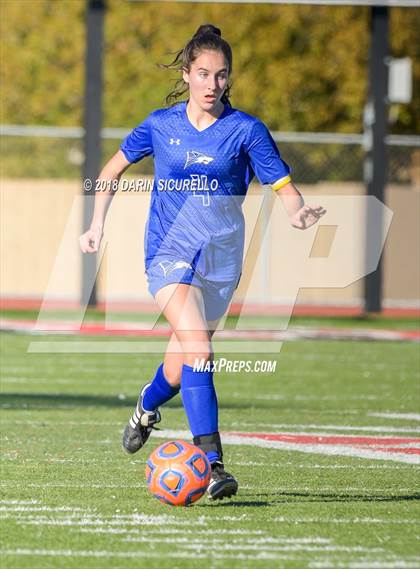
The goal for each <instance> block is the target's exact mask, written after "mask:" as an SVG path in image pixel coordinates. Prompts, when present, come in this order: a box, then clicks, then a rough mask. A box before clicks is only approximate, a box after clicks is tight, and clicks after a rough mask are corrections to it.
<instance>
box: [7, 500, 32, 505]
mask: <svg viewBox="0 0 420 569" xmlns="http://www.w3.org/2000/svg"><path fill="white" fill-rule="evenodd" d="M0 504H5V505H10V506H15V505H17V506H26V505H28V504H30V505H32V504H39V500H0Z"/></svg>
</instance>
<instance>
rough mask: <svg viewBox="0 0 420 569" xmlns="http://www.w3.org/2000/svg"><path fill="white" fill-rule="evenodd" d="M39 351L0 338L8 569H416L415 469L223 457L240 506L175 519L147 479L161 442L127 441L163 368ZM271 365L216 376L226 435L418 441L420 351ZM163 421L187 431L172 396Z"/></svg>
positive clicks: (175, 511) (283, 453)
mask: <svg viewBox="0 0 420 569" xmlns="http://www.w3.org/2000/svg"><path fill="white" fill-rule="evenodd" d="M48 339H51V340H56V339H57V340H58V341H60V340H62V339H63V337H62V336H60V337H49V338H48ZM92 339H95V338H92ZM120 339H121V340H124V338H120ZM44 340H45V338H44ZM66 340H67V341H71V337H66ZM75 340H76V338H75ZM77 340H78V341H90V340H91V339H87V338H86V339H82V340H80V338H79V339H77ZM97 340H98V341H100V342H106V341H108V340H107V339H106V338H97ZM110 340H111V339H110ZM31 341H37V338H36V337H33V336H32V337H30V336H25V335H14V334H7V333H4V334H3V335H2V352H3V356H2V394H1V404H2V412H1V427H2V433H1V437H2V456H1V458H2V492H1V498H0V515H1V532H2V537H1V551H2V553H1V559H2V563H1V567H2V569H9V568H10V569H12V568H19V569H26V568H30V569H38V568H39V569H41V568H42V569H44V568H54V569H55V568H67V567H68V568H70V567H71V568H73V567H74V568H76V567H77V568H80V567H82V568H98V569H99V568H104V567H106V568H112V569H114V568H115V569H117V568H130V569H131V568H137V567H143V566H147V567H149V568H155V567H156V568H159V569H166V568H168V569H169V568H171V569H175V568H179V569H184V568H186V569H189V568H196V567H211V568H217V569H218V568H222V567H223V568H224V567H229V569H242V568H252V569H254V568H256V567H261V568H263V567H264V568H271V567H273V568H281V567H285V568H289V567H290V568H296V569H301V568H306V567H308V568H335V567H338V568H340V567H348V568H353V569H362V568H369V567H372V568H378V569H379V568H395V569H398V568H401V569H406V568H414V567H419V563H420V559H419V557H418V553H419V542H418V523H419V521H420V516H419V507H418V499H419V497H420V492H419V476H418V472H419V465H415V464H411V463H407V462H405V463H404V462H400V461H391V460H377V459H368V458H355V457H352V456H339V455H334V454H332V455H325V454H318V453H317V452H314V453H311V452H299V451H296V450H279V449H274V448H261V447H256V446H244V445H226V446H225V462H226V466H227V468H228V470H230V471H231V472H232V473H233V474H235V476H236V477H237V479H238V481H239V483H240V490H239V494H238V496H236V497H235V498H234V499H232V500H230V501H226V500H224V501H223V502H219V503H210V502H209V501H208V500H207V499H206V498H203V499H202V500H200V501H199V502H198V503H197V504H196V505H194V506H193V507H191V508H171V507H169V506H165V505H163V504H161V503H160V502H158V501H157V500H155V499H154V498H153V497H152V496H150V495H149V494H148V492H147V490H146V485H145V480H144V465H145V460H146V458H147V454H148V452H149V451H151V450H152V449H153V448H155V447H156V446H157V445H159V444H161V443H162V442H163V441H164V440H165V439H163V438H157V437H155V436H154V435H152V437H153V438H151V440H150V441H149V443H148V447H147V451H145V452H143V453H139V454H138V455H133V456H129V455H127V454H125V453H124V452H123V451H122V448H121V444H120V439H121V433H122V430H123V428H124V426H125V423H126V421H127V419H128V418H129V416H130V414H131V412H132V407H133V405H134V404H135V399H136V392H137V390H138V387H139V385H140V384H141V383H142V382H144V381H145V380H148V379H150V376H151V374H152V373H153V371H154V369H155V367H156V366H157V364H158V363H159V358H158V356H157V355H155V354H153V355H149V356H144V355H136V354H77V353H71V354H29V353H27V347H28V344H29V342H31ZM112 341H115V338H112ZM227 357H229V358H233V357H234V356H233V355H232V354H230V355H228V356H227ZM248 357H249V358H252V356H247V358H248ZM261 357H262V356H261V355H259V356H258V358H261ZM238 358H243V355H239V356H238ZM266 359H270V360H271V359H273V355H272V354H269V355H267V356H266ZM276 359H277V371H276V373H275V374H243V373H242V374H234V373H232V374H220V375H218V376H217V377H216V385H217V389H218V395H219V403H220V414H219V418H220V428H221V431H222V432H223V431H225V432H226V431H247V432H272V433H285V432H289V433H301V434H303V433H311V434H318V433H324V434H328V435H360V436H387V435H388V436H394V437H397V436H399V437H417V438H418V436H419V432H420V429H419V428H417V427H419V426H420V422H419V421H418V418H419V415H418V414H419V400H420V394H419V345H418V344H415V343H396V342H395V343H391V342H355V341H348V342H347V341H340V342H334V341H328V342H326V341H305V342H303V341H298V342H290V343H286V344H285V345H284V346H283V348H282V350H281V352H280V354H279V355H278V356H277V357H276ZM381 414H382V415H381ZM409 414H412V416H411V417H410V416H409ZM162 415H163V421H162V424H161V427H162V429H169V430H171V429H173V430H186V429H187V422H186V419H185V417H184V414H183V409H182V406H181V402H180V399H179V398H178V399H176V400H174V401H173V402H172V403H170V404H169V405H168V406H166V407H165V408H163V412H162ZM379 415H381V416H379ZM416 415H417V417H416ZM161 434H162V433H161ZM163 434H164V433H163ZM409 456H411V457H413V456H414V455H409ZM417 456H418V455H417ZM146 564H147V565H146Z"/></svg>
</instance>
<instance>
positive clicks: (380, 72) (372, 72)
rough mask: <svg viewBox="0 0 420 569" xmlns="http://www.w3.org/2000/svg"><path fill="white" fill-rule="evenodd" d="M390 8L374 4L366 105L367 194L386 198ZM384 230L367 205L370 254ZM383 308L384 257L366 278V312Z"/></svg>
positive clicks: (367, 250)
mask: <svg viewBox="0 0 420 569" xmlns="http://www.w3.org/2000/svg"><path fill="white" fill-rule="evenodd" d="M388 29H389V10H388V8H387V7H385V6H375V7H373V8H371V23H370V30H371V45H370V54H369V95H368V103H367V105H366V108H365V149H366V159H365V182H366V185H367V194H368V195H369V196H375V197H376V198H377V199H378V200H380V201H381V202H384V196H385V185H386V182H387V152H386V146H385V138H386V134H387V120H388V119H387V99H386V98H387V79H388V76H387V65H386V58H387V56H388ZM376 231H382V219H378V217H377V215H375V217H374V214H373V211H372V210H371V208H369V206H368V209H367V217H366V255H367V256H369V242H370V239H369V237H370V235H372V234H373V232H376ZM381 310H382V259H380V260H379V263H378V267H377V269H376V270H375V271H374V272H373V273H371V274H369V275H368V276H367V277H366V278H365V312H380V311H381Z"/></svg>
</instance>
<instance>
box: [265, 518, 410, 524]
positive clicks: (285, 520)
mask: <svg viewBox="0 0 420 569" xmlns="http://www.w3.org/2000/svg"><path fill="white" fill-rule="evenodd" d="M273 522H276V523H286V524H290V523H297V524H381V525H382V524H388V525H394V524H395V525H416V526H417V525H418V523H419V522H418V520H417V519H413V520H410V519H402V518H401V519H399V520H394V519H393V520H391V519H386V518H320V517H316V518H309V517H306V518H287V517H284V516H280V517H276V518H273Z"/></svg>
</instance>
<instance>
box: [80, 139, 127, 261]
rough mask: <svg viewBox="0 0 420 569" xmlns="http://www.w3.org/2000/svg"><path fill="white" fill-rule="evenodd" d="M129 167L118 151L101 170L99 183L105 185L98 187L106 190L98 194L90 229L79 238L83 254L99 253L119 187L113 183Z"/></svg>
mask: <svg viewBox="0 0 420 569" xmlns="http://www.w3.org/2000/svg"><path fill="white" fill-rule="evenodd" d="M129 166H130V162H128V160H127V159H126V157H125V156H124V154H123V152H121V150H118V152H116V153H115V154H114V156H113V157H112V158H111V159H110V160H109V161H108V162H107V163H106V164H105V166H104V167H103V169H102V170H101V173H100V174H99V177H98V182H103V183H102V184H100V183H99V184H98V185H99V187H101V188H104V189H103V191H98V192H96V194H95V207H94V211H93V216H92V222H91V224H90V228H89V229H88V230H87V231H86V232H85V233H83V235H81V236H80V238H79V241H80V248H81V250H82V252H83V253H96V252H97V251H98V249H99V245H100V243H101V239H102V234H103V227H104V223H105V218H106V214H107V211H108V208H109V206H110V204H111V200H112V198H113V196H114V194H115V191H116V190H114V189H113V188H115V187H117V186H118V184H114V183H113V182H114V181H118V180H119V179H120V177H121V175H122V174H123V173H124V172H125V171H126V170H127V168H128V167H129Z"/></svg>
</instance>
